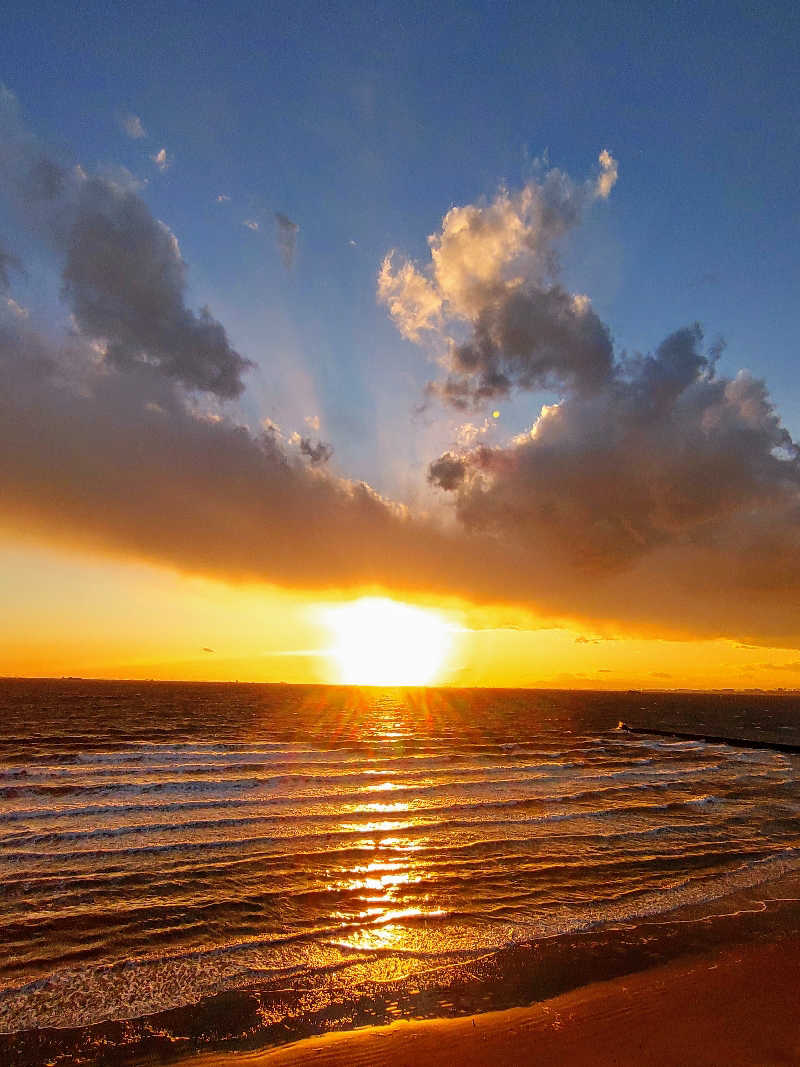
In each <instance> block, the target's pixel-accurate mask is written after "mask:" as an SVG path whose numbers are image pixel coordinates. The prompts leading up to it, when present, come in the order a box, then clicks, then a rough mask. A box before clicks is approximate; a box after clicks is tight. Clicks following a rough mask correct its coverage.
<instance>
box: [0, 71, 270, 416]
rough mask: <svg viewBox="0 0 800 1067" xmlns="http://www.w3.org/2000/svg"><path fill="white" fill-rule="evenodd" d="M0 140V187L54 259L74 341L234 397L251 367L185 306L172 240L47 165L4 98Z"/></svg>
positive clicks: (93, 182)
mask: <svg viewBox="0 0 800 1067" xmlns="http://www.w3.org/2000/svg"><path fill="white" fill-rule="evenodd" d="M0 136H2V138H3V144H2V146H0V184H1V185H2V187H4V189H5V191H6V193H7V194H8V195H9V197H10V198H11V200H12V201H13V202H15V203H16V205H17V207H18V209H19V210H20V212H21V213H22V215H23V217H25V218H26V220H27V221H28V222H29V223H30V224H31V225H32V226H34V227H35V228H36V229H37V230H38V231H40V232H42V233H44V234H45V235H46V236H47V238H48V239H49V240H50V242H51V243H52V244H53V245H54V246H55V248H56V250H57V252H58V253H59V255H60V256H62V257H63V261H64V264H63V280H64V294H65V296H66V298H67V299H68V301H69V302H70V304H71V306H72V310H73V313H74V319H75V324H76V326H77V328H78V329H79V330H80V331H81V333H82V334H83V335H84V336H85V337H86V338H89V339H91V340H93V341H95V342H97V343H98V345H99V346H100V347H101V348H102V349H103V350H104V351H105V355H106V358H107V360H108V362H109V363H110V364H113V365H114V366H116V367H119V368H130V367H133V366H135V365H138V364H147V365H149V366H154V367H156V368H158V370H159V372H160V373H161V374H162V375H164V376H165V377H166V378H169V379H171V380H175V381H178V382H180V383H181V384H182V385H184V386H186V387H187V388H189V389H192V390H200V391H204V392H210V393H213V394H215V395H216V396H218V397H220V398H228V397H235V396H238V395H239V394H240V393H241V392H242V390H243V388H244V386H243V383H242V378H241V376H242V373H243V372H244V371H245V370H246V369H247V367H249V366H251V364H250V362H249V361H248V360H246V359H244V358H243V357H242V356H240V355H239V353H238V352H236V350H235V349H234V348H233V347H232V346H231V344H230V341H229V340H228V337H227V334H226V332H225V329H224V327H223V326H222V325H221V324H220V323H219V322H217V320H216V319H215V318H214V317H213V316H212V315H211V313H210V311H209V310H208V308H203V309H201V310H200V311H199V312H194V311H192V310H191V309H190V308H188V307H187V306H186V264H185V262H184V260H183V258H182V256H181V253H180V249H179V247H178V242H177V240H176V239H175V237H174V235H173V234H172V232H171V231H170V230H169V228H168V227H167V226H166V225H165V224H164V223H163V222H160V221H159V220H157V219H155V218H153V216H152V214H151V213H150V210H149V208H148V207H147V206H146V204H145V203H144V201H143V200H142V199H141V198H140V197H139V196H138V195H137V194H136V192H135V191H134V189H133V188H131V186H130V184H125V183H124V182H120V181H113V180H110V179H108V178H105V177H97V176H96V177H87V175H86V174H85V172H84V171H83V170H82V169H81V168H80V167H72V168H67V167H65V166H62V165H61V164H59V163H57V162H55V161H53V160H52V159H51V158H49V157H48V156H47V154H45V153H44V152H42V150H41V148H40V147H39V145H38V144H37V143H36V142H35V140H34V139H33V138H32V137H31V136H30V135H29V134H28V133H27V131H25V129H24V128H23V127H22V125H21V122H20V120H19V116H18V109H17V106H16V101H15V99H14V98H13V96H12V95H11V94H9V93H8V91H7V90H6V91H4V93H3V94H2V97H0Z"/></svg>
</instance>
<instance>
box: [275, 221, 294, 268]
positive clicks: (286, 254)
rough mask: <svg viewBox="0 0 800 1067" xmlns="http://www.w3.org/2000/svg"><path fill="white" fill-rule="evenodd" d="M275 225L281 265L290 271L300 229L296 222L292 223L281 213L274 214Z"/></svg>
mask: <svg viewBox="0 0 800 1067" xmlns="http://www.w3.org/2000/svg"><path fill="white" fill-rule="evenodd" d="M275 224H276V226H277V228H278V250H279V252H280V254H281V259H282V260H283V265H284V267H286V269H287V270H291V269H292V264H293V263H294V253H295V249H296V247H297V234H298V233H299V232H300V227H299V226H298V224H297V223H296V222H292V220H291V219H290V218H287V217H286V215H284V214H283V212H282V211H276V212H275Z"/></svg>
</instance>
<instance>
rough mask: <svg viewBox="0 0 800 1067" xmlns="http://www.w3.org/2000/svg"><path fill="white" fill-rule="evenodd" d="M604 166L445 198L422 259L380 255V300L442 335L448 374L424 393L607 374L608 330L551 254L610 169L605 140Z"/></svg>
mask: <svg viewBox="0 0 800 1067" xmlns="http://www.w3.org/2000/svg"><path fill="white" fill-rule="evenodd" d="M600 166H601V173H600V176H599V178H597V179H596V180H594V181H593V180H587V181H586V182H584V183H582V184H576V183H574V182H572V181H571V180H570V179H569V178H568V177H567V176H566V175H565V174H563V173H562V172H561V171H559V170H556V169H553V170H550V171H548V172H547V173H546V174H545V176H544V177H543V179H542V180H541V181H532V182H530V183H528V185H526V186H525V187H524V188H523V189H522V190H520V191H519V192H518V193H513V194H512V193H510V192H508V191H507V190H505V189H502V190H501V191H500V192H499V193H498V195H497V196H496V197H495V198H494V200H491V201H489V202H481V203H478V204H469V205H466V206H463V207H453V208H451V209H450V211H448V213H447V214H446V215H445V217H444V219H443V221H442V226H441V229H440V231H439V232H438V233H435V234H432V235H431V236H430V237H429V238H428V244H429V245H430V249H431V262H430V264H429V265H428V266H427V267H426V268H424V269H420V268H419V267H418V266H416V265H415V264H414V263H412V262H410V261H409V260H407V259H404V258H403V257H401V256H399V255H398V254H397V253H396V252H392V253H389V255H387V256H386V258H385V259H384V261H383V264H382V266H381V270H380V273H379V276H378V298H379V300H381V301H382V302H383V303H385V304H386V305H387V307H388V309H389V314H390V315H391V317H392V319H393V321H394V323H395V325H396V326H397V328H398V329H399V330H400V332H401V333H402V334H403V336H405V337H407V338H408V339H409V340H412V341H419V340H421V339H422V337H423V335H426V336H428V337H429V338H431V339H432V340H433V341H434V342H438V344H439V346H440V355H439V362H440V363H441V364H442V365H443V367H444V370H445V376H444V379H443V380H439V381H435V382H431V383H429V386H428V390H427V392H428V395H429V396H438V397H439V398H441V399H442V400H443V401H444V402H445V403H447V404H449V405H451V406H453V407H455V408H457V409H462V410H463V409H468V408H475V407H480V406H481V405H483V404H485V403H487V402H489V401H492V400H494V398H496V397H498V396H504V395H507V394H509V393H511V392H512V391H513V390H515V389H523V390H533V389H541V388H543V387H553V386H557V387H560V386H561V385H563V384H566V385H569V386H574V387H579V388H581V389H584V390H591V389H594V388H596V387H597V386H598V385H599V384H601V383H602V382H603V381H604V379H605V376H606V375H607V373H608V371H609V368H610V366H611V363H612V359H613V351H612V342H611V336H610V334H609V331H608V329H607V327H606V326H605V325H604V324H603V323H602V322H601V321H600V319H599V318H598V317H597V315H596V314H595V312H594V311H593V309H592V307H591V303H590V301H589V299H588V297H586V296H585V295H583V294H573V293H570V292H568V291H567V290H566V289H564V288H563V286H562V285H561V284H560V283H559V281H558V278H557V274H558V260H557V255H556V248H557V244H558V242H559V240H560V239H561V238H562V237H563V236H564V235H565V234H566V233H567V232H568V231H569V230H570V229H571V228H572V227H574V226H575V225H576V224H577V223H578V222H579V221H580V219H581V217H582V215H583V212H584V211H585V209H586V207H587V206H588V205H589V204H590V203H591V202H592V201H594V200H597V199H605V198H606V197H607V196H608V195H609V193H610V191H611V188H612V187H613V185H614V182H615V181H616V176H617V163H616V161H615V160H614V159H613V157H612V156H611V155H610V154H609V153H608V151H606V150H604V151H603V152H601V153H600ZM465 331H466V337H465V336H464V332H465Z"/></svg>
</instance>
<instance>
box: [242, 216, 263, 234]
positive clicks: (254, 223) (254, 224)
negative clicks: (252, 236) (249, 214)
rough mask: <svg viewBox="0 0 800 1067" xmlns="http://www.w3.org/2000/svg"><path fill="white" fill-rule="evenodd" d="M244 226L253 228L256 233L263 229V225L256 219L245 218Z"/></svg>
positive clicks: (249, 228)
mask: <svg viewBox="0 0 800 1067" xmlns="http://www.w3.org/2000/svg"><path fill="white" fill-rule="evenodd" d="M242 226H246V227H247V228H248V230H252V231H253V232H254V233H257V232H258V231H259V230H260V229H261V226H260V225H259V223H258V222H257V221H256V220H255V219H245V220H244V222H243V223H242Z"/></svg>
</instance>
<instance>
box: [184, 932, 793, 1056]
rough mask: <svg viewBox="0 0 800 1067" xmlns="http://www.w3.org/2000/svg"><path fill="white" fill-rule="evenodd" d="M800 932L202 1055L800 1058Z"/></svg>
mask: <svg viewBox="0 0 800 1067" xmlns="http://www.w3.org/2000/svg"><path fill="white" fill-rule="evenodd" d="M798 983H800V938H797V937H792V938H788V939H786V940H780V941H776V942H774V943H771V944H766V945H756V946H743V947H738V948H735V949H727V950H721V951H719V952H717V953H710V954H706V955H702V956H694V957H691V958H689V959H682V960H678V961H675V962H673V963H670V964H666V965H665V966H662V967H655V968H652V969H650V970H647V971H642V972H639V973H636V974H632V975H627V976H625V977H623V978H617V979H614V980H611V981H606V982H595V983H592V984H591V985H589V986H586V987H584V988H581V989H576V990H573V991H572V992H570V993H565V994H563V995H562V996H558V997H554V998H552V999H551V1000H548V1001H544V1002H542V1003H539V1004H534V1005H532V1006H531V1007H527V1008H512V1009H510V1010H508V1011H498V1012H488V1013H486V1014H483V1015H473V1016H470V1017H467V1018H460V1019H432V1020H424V1021H414V1022H398V1023H394V1024H393V1025H391V1026H384V1027H371V1028H369V1029H364V1030H359V1031H355V1032H345V1033H335V1034H329V1035H327V1036H325V1037H317V1038H310V1039H308V1040H306V1041H300V1042H297V1043H295V1044H293V1045H291V1046H289V1047H286V1048H282V1049H276V1050H273V1051H271V1052H267V1053H261V1054H247V1053H242V1054H238V1055H231V1054H226V1055H215V1054H210V1055H203V1056H200V1057H198V1058H196V1059H195V1060H194V1061H193V1062H194V1063H196V1064H197V1067H237V1065H241V1067H295V1065H297V1067H300V1065H302V1064H309V1063H313V1064H314V1065H315V1067H347V1065H353V1067H356V1065H364V1067H366V1065H370V1067H373V1065H374V1067H381V1065H383V1064H386V1065H390V1064H391V1065H404V1064H409V1065H410V1064H416V1065H417V1067H427V1065H429V1064H430V1065H442V1064H458V1065H459V1067H478V1065H479V1064H489V1063H495V1064H517V1063H542V1064H564V1065H568V1064H592V1065H594V1067H634V1065H636V1067H639V1065H643V1064H648V1065H654V1067H655V1065H663V1067H667V1065H670V1067H677V1065H679V1064H680V1065H687V1064H693V1065H697V1067H700V1065H708V1067H712V1065H715V1067H716V1065H720V1064H726V1065H728V1067H734V1065H741V1067H745V1065H747V1067H754V1065H759V1067H767V1065H771V1064H797V1063H798V1062H800V1009H799V1008H798V1000H797V989H798Z"/></svg>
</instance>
